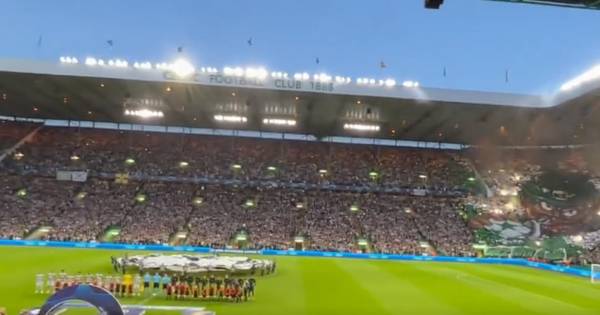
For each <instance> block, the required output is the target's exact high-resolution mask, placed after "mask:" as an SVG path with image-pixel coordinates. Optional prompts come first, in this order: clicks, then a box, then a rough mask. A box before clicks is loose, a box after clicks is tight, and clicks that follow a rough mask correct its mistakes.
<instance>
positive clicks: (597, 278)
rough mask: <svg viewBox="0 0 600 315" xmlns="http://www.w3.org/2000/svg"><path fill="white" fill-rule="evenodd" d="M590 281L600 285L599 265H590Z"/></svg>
mask: <svg viewBox="0 0 600 315" xmlns="http://www.w3.org/2000/svg"><path fill="white" fill-rule="evenodd" d="M590 280H591V281H592V283H600V265H598V264H592V266H591V267H590Z"/></svg>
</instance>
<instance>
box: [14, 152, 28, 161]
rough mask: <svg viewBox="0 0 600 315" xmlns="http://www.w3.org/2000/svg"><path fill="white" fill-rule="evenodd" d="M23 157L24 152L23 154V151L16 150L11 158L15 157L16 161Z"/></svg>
mask: <svg viewBox="0 0 600 315" xmlns="http://www.w3.org/2000/svg"><path fill="white" fill-rule="evenodd" d="M23 157H25V154H23V153H21V152H17V153H15V154H14V155H13V159H15V160H17V161H18V160H20V159H22V158H23Z"/></svg>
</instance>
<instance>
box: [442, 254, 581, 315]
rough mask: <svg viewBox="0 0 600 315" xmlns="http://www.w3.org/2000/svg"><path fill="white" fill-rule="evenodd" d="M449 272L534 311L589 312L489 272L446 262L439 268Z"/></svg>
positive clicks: (556, 312)
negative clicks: (496, 276)
mask: <svg viewBox="0 0 600 315" xmlns="http://www.w3.org/2000/svg"><path fill="white" fill-rule="evenodd" d="M488 267H490V268H501V266H488ZM440 270H443V271H444V272H447V273H449V274H452V273H454V274H456V273H460V274H461V277H459V279H460V280H461V281H464V282H466V283H471V284H472V285H473V286H478V287H480V288H481V289H485V290H489V291H492V292H496V293H497V294H499V295H502V296H504V297H505V298H506V299H510V300H511V301H513V302H514V303H518V304H520V305H523V306H526V307H527V308H530V309H532V310H533V311H536V312H540V311H541V312H542V313H543V314H590V313H589V310H585V309H583V308H581V307H580V306H578V305H575V304H571V303H567V302H564V301H562V300H558V299H555V298H553V297H551V296H547V295H544V294H542V293H540V292H539V291H534V290H528V289H524V288H521V287H518V286H515V285H513V284H511V283H510V282H508V283H507V282H505V281H503V279H498V278H495V277H494V276H492V275H489V274H483V273H481V272H478V271H477V270H476V269H474V268H463V267H459V266H456V265H455V264H448V265H446V266H445V267H443V268H440Z"/></svg>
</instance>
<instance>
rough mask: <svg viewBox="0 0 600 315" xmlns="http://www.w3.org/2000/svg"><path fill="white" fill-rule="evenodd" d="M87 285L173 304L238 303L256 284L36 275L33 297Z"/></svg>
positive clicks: (178, 278)
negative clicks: (151, 297)
mask: <svg viewBox="0 0 600 315" xmlns="http://www.w3.org/2000/svg"><path fill="white" fill-rule="evenodd" d="M78 284H90V285H94V286H98V287H101V288H104V289H105V290H107V291H109V292H110V293H112V294H113V295H115V296H118V297H137V296H144V295H152V296H157V295H161V296H164V297H166V298H167V299H175V300H193V299H202V300H222V301H233V302H241V301H247V300H249V299H251V298H252V297H253V296H254V292H255V288H256V280H255V279H254V278H248V279H245V278H238V279H234V278H230V277H229V276H228V275H225V276H224V277H223V278H221V277H216V276H214V275H211V276H207V275H204V276H202V277H199V276H193V275H185V274H180V275H175V276H173V277H171V276H170V275H168V274H166V273H165V274H159V273H154V274H153V275H151V274H150V273H148V272H147V273H145V274H144V275H140V274H135V275H132V274H123V275H104V274H87V275H82V274H77V275H68V274H66V273H65V272H61V273H58V274H54V273H49V274H47V275H44V274H37V275H36V286H35V293H38V294H53V293H56V292H58V291H60V290H62V289H64V288H67V287H69V286H73V285H78Z"/></svg>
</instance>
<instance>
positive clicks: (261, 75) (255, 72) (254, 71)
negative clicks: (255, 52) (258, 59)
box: [245, 68, 269, 80]
mask: <svg viewBox="0 0 600 315" xmlns="http://www.w3.org/2000/svg"><path fill="white" fill-rule="evenodd" d="M245 72H246V78H249V79H259V80H264V79H266V78H267V76H268V75H269V73H268V72H267V70H266V69H265V68H246V71H245Z"/></svg>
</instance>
